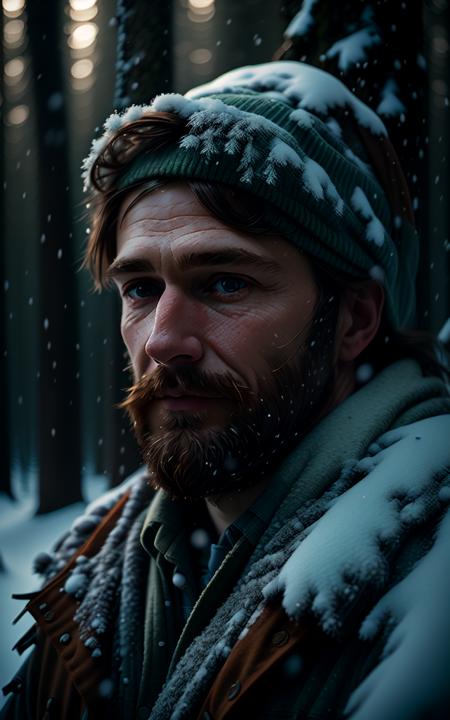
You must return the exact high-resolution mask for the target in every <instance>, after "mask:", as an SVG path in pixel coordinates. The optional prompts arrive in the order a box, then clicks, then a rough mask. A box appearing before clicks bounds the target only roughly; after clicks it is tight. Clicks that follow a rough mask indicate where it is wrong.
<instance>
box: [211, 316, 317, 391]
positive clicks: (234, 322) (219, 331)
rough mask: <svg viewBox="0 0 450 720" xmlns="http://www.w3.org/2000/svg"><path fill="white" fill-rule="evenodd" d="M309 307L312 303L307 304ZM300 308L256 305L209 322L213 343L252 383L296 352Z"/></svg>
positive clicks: (219, 353) (218, 354) (223, 357)
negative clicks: (293, 309) (256, 306)
mask: <svg viewBox="0 0 450 720" xmlns="http://www.w3.org/2000/svg"><path fill="white" fill-rule="evenodd" d="M308 307H309V305H308ZM299 315H300V313H299V312H295V313H294V312H288V311H287V310H286V308H285V307H283V306H279V305H277V306H272V307H271V306H270V305H269V304H266V306H265V307H264V308H253V309H252V310H251V311H249V312H241V313H239V314H238V313H236V315H234V316H233V317H226V318H224V317H221V318H219V319H218V318H216V319H215V321H214V322H211V323H210V347H211V349H212V350H213V352H214V353H215V354H216V355H217V356H219V357H220V358H221V359H222V361H223V362H224V363H225V364H226V365H227V366H229V367H231V368H232V369H233V370H234V371H235V372H238V373H239V375H240V376H241V377H243V378H244V379H245V380H246V381H247V382H249V384H250V385H251V386H252V387H255V384H257V380H258V379H259V380H261V379H262V378H264V377H265V376H266V374H267V373H270V372H271V370H272V368H273V367H274V365H277V364H278V363H279V361H281V362H283V361H284V359H285V358H286V356H288V355H289V356H290V355H292V353H293V350H294V348H296V345H295V342H294V341H295V339H296V338H297V337H299V335H300V334H302V333H301V327H300V325H301V323H300V322H299Z"/></svg>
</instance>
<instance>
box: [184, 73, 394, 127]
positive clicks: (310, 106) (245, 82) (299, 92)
mask: <svg viewBox="0 0 450 720" xmlns="http://www.w3.org/2000/svg"><path fill="white" fill-rule="evenodd" d="M239 87H240V88H241V89H242V88H249V89H250V90H256V91H257V92H260V93H261V94H263V95H264V93H266V92H268V91H272V92H273V91H274V90H276V91H277V92H280V93H282V94H283V96H284V97H285V100H286V102H287V103H288V104H289V105H291V106H293V107H294V109H297V108H301V109H304V110H309V111H311V112H312V113H319V114H320V115H324V116H326V115H328V114H332V112H333V110H334V109H335V108H341V109H342V110H346V109H348V110H350V112H351V113H352V114H353V116H354V118H355V120H356V121H357V122H358V123H360V124H361V125H362V126H364V127H366V128H368V129H369V130H371V132H373V133H374V134H376V135H386V134H387V133H386V128H385V126H384V124H383V122H382V121H381V120H380V118H379V117H378V116H377V115H376V113H374V112H373V111H372V110H371V109H370V108H369V107H368V106H367V105H365V104H364V103H363V102H361V101H360V100H358V98H357V97H356V96H355V95H354V94H353V93H352V92H351V91H350V90H349V89H348V88H347V87H346V86H345V85H344V83H342V82H341V81H340V80H338V79H337V78H335V77H334V76H333V75H330V74H329V73H327V72H325V71H324V70H320V69H319V68H316V67H312V66H310V65H306V64H304V63H298V62H291V61H286V60H281V61H279V62H271V63H263V64H261V65H255V66H246V67H243V68H239V69H237V70H231V71H230V72H228V73H225V74H224V75H221V76H220V77H218V78H217V79H216V80H213V81H212V82H210V83H207V84H205V85H200V86H199V87H197V88H194V89H193V90H190V91H189V92H188V93H187V94H186V96H187V97H189V98H200V97H202V96H204V95H208V94H212V93H220V92H231V91H233V90H234V91H236V89H237V88H239Z"/></svg>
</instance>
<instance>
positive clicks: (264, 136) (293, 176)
mask: <svg viewBox="0 0 450 720" xmlns="http://www.w3.org/2000/svg"><path fill="white" fill-rule="evenodd" d="M152 112H170V113H174V114H175V115H177V116H178V117H180V118H181V119H182V120H183V121H184V122H185V131H184V132H183V134H182V137H181V138H180V139H179V140H178V141H177V142H174V143H172V144H169V145H167V146H165V147H163V148H160V149H159V150H156V151H155V150H152V151H151V152H150V151H146V150H145V146H144V147H143V149H141V150H139V148H138V150H137V154H135V156H134V157H133V158H132V159H131V161H130V163H129V164H128V165H126V166H125V167H124V168H123V169H122V171H121V172H120V174H119V176H118V175H117V173H116V174H113V175H110V174H106V175H104V176H102V174H101V171H100V172H98V168H96V166H95V162H96V160H97V159H98V158H99V157H100V156H101V155H102V153H104V152H105V150H106V151H107V148H108V145H109V143H110V141H111V140H112V139H113V138H114V137H115V134H116V132H117V131H118V130H119V129H121V128H123V127H124V126H125V125H127V124H128V123H131V122H133V121H135V120H138V119H140V118H142V117H145V116H149V115H151V113H152ZM104 130H105V132H104V134H103V136H102V137H101V138H99V139H97V140H94V142H93V144H92V149H91V154H90V155H89V157H88V158H86V160H85V161H84V163H83V168H84V177H85V187H86V189H89V188H90V187H91V186H90V179H91V173H92V172H94V173H96V174H95V178H96V185H97V187H100V189H101V191H107V190H109V189H111V187H112V186H113V187H115V188H117V189H124V188H126V187H129V186H132V185H134V184H135V183H136V182H139V181H144V180H147V179H150V178H152V177H171V178H177V179H179V178H186V179H198V180H208V181H217V182H221V183H224V184H226V185H229V186H232V187H234V188H235V189H239V188H243V189H245V190H246V191H248V192H251V193H253V194H254V195H256V196H258V197H261V198H262V199H264V200H266V201H268V205H267V208H268V209H267V217H268V220H269V221H270V222H271V223H272V225H273V227H277V228H279V231H280V234H282V235H283V236H284V237H286V238H287V239H288V240H289V241H291V242H292V243H293V244H295V245H296V246H297V247H299V248H301V249H302V250H304V251H305V252H307V253H308V254H309V255H311V256H312V257H315V258H317V259H319V260H321V261H322V262H324V263H326V264H327V265H328V266H330V267H331V268H335V269H336V270H338V271H343V272H346V273H348V274H349V275H351V276H352V277H354V278H355V279H362V278H367V277H369V276H372V277H373V278H374V279H377V280H378V281H381V282H382V283H383V285H384V288H385V292H386V307H387V312H388V316H389V318H390V321H391V323H392V325H393V326H394V327H402V326H406V325H408V324H409V323H410V322H411V321H412V320H413V317H414V307H415V287H414V286H415V276H416V272H417V265H418V238H417V234H416V231H415V229H414V221H413V216H412V211H411V206H410V201H409V195H408V190H407V187H406V181H405V179H404V176H403V174H402V171H401V169H400V166H399V164H398V160H397V157H396V154H395V151H394V149H393V147H392V145H391V144H390V142H389V139H388V137H387V133H386V129H385V127H384V125H383V123H382V121H381V120H380V118H379V117H378V116H377V115H376V114H375V113H374V112H373V111H372V110H370V108H368V107H367V106H366V105H365V104H364V103H362V102H361V101H360V100H358V98H356V96H355V95H354V94H353V93H351V92H350V90H349V89H348V88H347V87H346V86H345V85H344V84H343V83H341V82H340V81H339V80H337V78H335V77H334V76H332V75H330V74H329V73H326V72H324V71H323V70H320V69H318V68H314V67H311V66H308V65H306V64H304V63H298V62H287V61H280V62H270V63H265V64H262V65H255V66H249V67H243V68H239V69H237V70H233V71H231V72H228V73H226V74H225V75H222V76H221V77H219V78H217V79H216V80H214V81H212V82H211V83H208V84H206V85H202V86H200V87H197V88H194V89H193V90H190V91H189V92H188V93H187V94H186V95H184V96H183V95H178V94H164V95H160V96H158V97H156V98H155V100H154V101H153V103H152V104H151V105H149V106H131V107H130V108H128V110H127V111H125V112H124V113H122V114H118V113H114V114H113V115H111V116H110V118H109V119H108V120H107V121H106V123H105V126H104Z"/></svg>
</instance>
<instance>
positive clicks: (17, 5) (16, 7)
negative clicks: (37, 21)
mask: <svg viewBox="0 0 450 720" xmlns="http://www.w3.org/2000/svg"><path fill="white" fill-rule="evenodd" d="M2 6H3V12H4V14H5V15H6V17H9V18H15V17H19V15H21V14H22V13H23V11H24V8H25V0H3V2H2Z"/></svg>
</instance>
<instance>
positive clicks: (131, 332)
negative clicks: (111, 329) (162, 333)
mask: <svg viewBox="0 0 450 720" xmlns="http://www.w3.org/2000/svg"><path fill="white" fill-rule="evenodd" d="M146 329H147V330H148V324H147V326H145V325H144V324H143V323H139V322H133V321H132V320H131V319H130V318H129V317H124V316H122V320H121V323H120V332H121V335H122V340H123V342H124V343H125V346H126V348H127V350H128V354H129V356H130V360H131V362H132V363H133V366H134V367H135V369H136V364H137V363H138V361H139V357H140V355H141V354H142V353H143V352H144V351H145V344H146V342H147V338H148V333H147V334H146Z"/></svg>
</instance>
